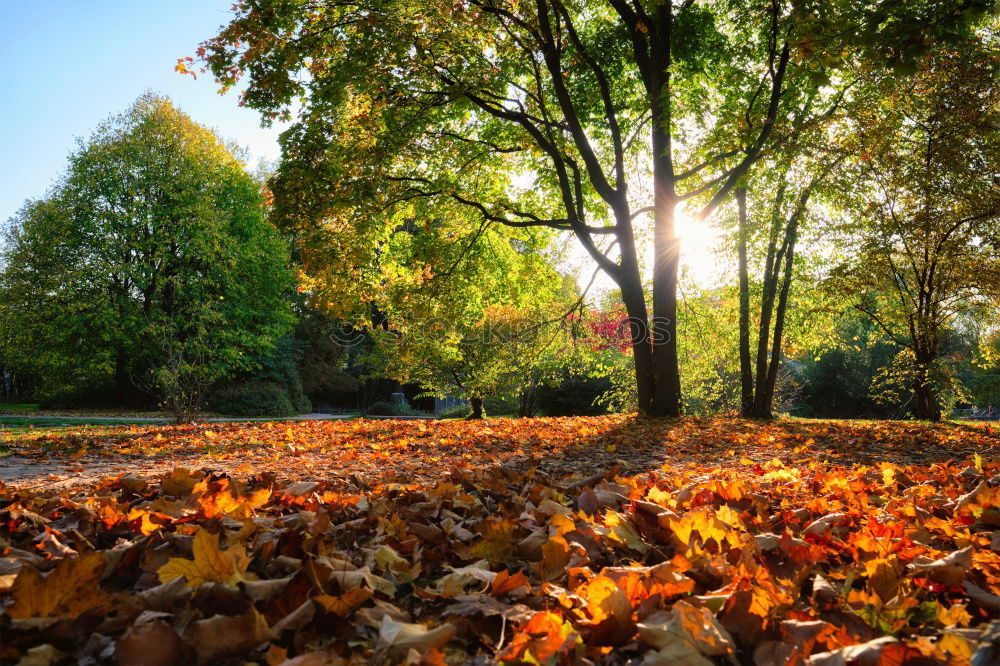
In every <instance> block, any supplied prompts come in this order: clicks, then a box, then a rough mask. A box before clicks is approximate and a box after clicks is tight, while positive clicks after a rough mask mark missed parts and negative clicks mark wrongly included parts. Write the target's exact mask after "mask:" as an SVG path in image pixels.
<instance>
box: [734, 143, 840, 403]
mask: <svg viewBox="0 0 1000 666" xmlns="http://www.w3.org/2000/svg"><path fill="white" fill-rule="evenodd" d="M825 128H826V125H825V124H823V125H820V126H819V128H818V129H820V130H823V129H825ZM814 129H815V128H814ZM814 138H816V137H814ZM810 153H812V154H810ZM793 156H797V157H798V159H797V160H795V159H792V157H793ZM776 157H777V159H776V160H771V161H769V162H767V163H766V164H765V163H763V162H762V163H761V164H759V165H757V167H755V169H756V171H757V172H756V173H755V174H754V177H753V178H751V177H749V176H748V177H747V178H746V179H745V181H744V183H741V185H740V186H738V187H737V188H736V189H735V190H734V192H733V194H734V199H735V200H736V208H737V224H736V226H737V229H736V250H737V274H738V281H739V285H738V286H739V359H740V413H741V414H742V415H743V416H747V417H754V418H765V419H766V418H771V417H772V415H773V414H772V412H773V401H774V393H775V385H776V382H777V379H778V371H779V369H780V367H781V360H782V354H783V352H784V342H785V336H786V331H785V323H786V317H787V314H788V307H789V298H790V294H791V290H792V282H793V279H794V277H795V266H796V258H797V255H796V249H797V247H796V246H797V245H798V242H799V238H800V235H801V234H802V230H803V227H804V226H805V225H806V223H807V221H808V219H809V217H810V214H811V213H812V212H813V207H814V204H815V200H816V199H817V192H818V191H819V192H820V193H822V190H823V187H824V185H825V181H827V179H828V177H829V176H830V174H831V172H832V171H834V170H835V169H837V167H838V166H839V164H840V163H841V161H842V160H843V157H842V156H838V155H837V154H835V153H833V152H832V151H829V150H823V149H822V143H821V141H820V145H819V150H817V146H816V145H814V146H812V147H811V150H810V149H809V148H804V147H803V146H802V143H801V141H797V142H791V143H790V144H786V145H784V146H782V147H781V150H780V151H777V154H776ZM748 187H749V188H751V192H750V194H751V197H750V199H751V200H752V201H753V202H754V203H755V204H756V206H755V207H754V210H752V211H748V206H747V200H748V191H747V190H748ZM751 213H753V215H752V216H751ZM755 249H756V250H758V254H759V255H760V256H759V259H760V261H759V264H760V273H759V274H760V281H759V283H758V284H756V285H754V287H756V288H757V290H758V291H759V297H758V301H759V302H758V305H759V307H758V309H757V312H756V314H757V317H756V327H752V323H753V322H752V318H751V284H750V265H751V263H752V262H751V256H750V255H751V254H753V253H752V250H755ZM752 328H755V330H751V329H752ZM754 342H755V343H756V344H752V343H754Z"/></svg>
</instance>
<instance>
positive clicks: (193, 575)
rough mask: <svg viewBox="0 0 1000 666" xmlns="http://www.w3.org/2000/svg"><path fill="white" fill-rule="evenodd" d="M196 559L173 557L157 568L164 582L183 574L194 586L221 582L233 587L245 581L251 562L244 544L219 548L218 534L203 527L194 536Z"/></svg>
mask: <svg viewBox="0 0 1000 666" xmlns="http://www.w3.org/2000/svg"><path fill="white" fill-rule="evenodd" d="M192 553H193V555H194V559H192V560H189V559H187V558H184V557H172V558H170V560H168V561H167V563H166V564H164V565H163V566H162V567H160V568H159V569H158V570H157V572H156V573H157V575H158V576H159V578H160V581H161V582H164V583H166V582H169V581H171V580H173V579H174V578H179V577H180V576H183V577H184V578H185V580H187V584H188V585H190V586H191V587H198V586H199V585H201V584H202V583H222V584H224V585H228V586H231V587H234V586H235V585H236V583H238V582H239V581H241V580H243V574H244V573H245V572H246V570H247V566H248V565H249V564H250V559H249V558H248V557H247V555H246V552H245V551H244V549H243V546H233V547H231V548H228V549H226V550H220V549H219V535H217V534H212V533H211V532H209V531H208V530H206V529H204V528H201V529H199V530H198V532H197V533H196V534H195V535H194V542H193V543H192Z"/></svg>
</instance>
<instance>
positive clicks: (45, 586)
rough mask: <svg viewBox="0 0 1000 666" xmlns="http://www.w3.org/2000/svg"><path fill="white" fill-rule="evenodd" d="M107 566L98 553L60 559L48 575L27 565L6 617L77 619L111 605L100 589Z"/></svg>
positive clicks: (15, 587)
mask: <svg viewBox="0 0 1000 666" xmlns="http://www.w3.org/2000/svg"><path fill="white" fill-rule="evenodd" d="M104 567H105V561H104V554H103V553H101V552H97V551H94V552H89V553H84V554H82V555H80V556H78V557H70V558H66V559H63V560H60V561H59V562H58V563H57V564H56V567H55V569H53V570H52V571H50V572H49V573H48V574H45V575H43V574H42V573H41V572H40V571H38V569H36V568H35V567H32V566H26V567H24V568H22V569H21V571H20V573H18V575H17V579H16V580H15V581H14V585H13V586H12V587H11V594H12V595H13V597H14V605H13V606H11V607H10V608H8V609H7V615H9V616H10V617H12V618H15V619H18V618H34V617H55V616H60V615H65V616H67V617H71V618H74V617H77V616H78V615H80V614H81V613H83V612H85V611H88V610H93V609H96V608H102V607H104V606H105V605H106V604H107V603H108V596H107V595H106V594H105V593H104V591H103V590H101V588H100V586H99V581H100V579H101V574H102V573H104Z"/></svg>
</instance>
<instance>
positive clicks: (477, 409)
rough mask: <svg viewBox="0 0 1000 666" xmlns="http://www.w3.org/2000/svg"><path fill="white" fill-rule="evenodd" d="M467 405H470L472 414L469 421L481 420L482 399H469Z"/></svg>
mask: <svg viewBox="0 0 1000 666" xmlns="http://www.w3.org/2000/svg"><path fill="white" fill-rule="evenodd" d="M469 404H470V405H472V414H470V415H469V418H470V419H481V418H483V399H482V398H469Z"/></svg>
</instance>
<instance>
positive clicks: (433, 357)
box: [306, 220, 575, 417]
mask: <svg viewBox="0 0 1000 666" xmlns="http://www.w3.org/2000/svg"><path fill="white" fill-rule="evenodd" d="M546 235H547V234H544V233H540V232H534V233H529V232H528V231H526V230H521V229H505V228H502V227H501V228H492V227H491V225H487V224H483V223H479V224H478V225H476V228H472V229H469V230H467V233H464V234H463V233H462V231H461V229H460V227H459V226H458V225H454V224H448V223H446V221H444V220H432V221H429V222H426V223H418V222H416V221H415V220H409V221H407V222H406V223H404V224H402V225H401V226H400V227H398V228H397V229H396V230H395V231H394V233H392V234H391V235H390V236H389V237H388V238H387V239H386V240H385V242H384V243H383V244H382V245H381V246H380V248H379V251H378V253H377V255H374V256H373V257H371V261H370V263H365V264H361V263H359V264H356V265H355V266H354V275H355V279H354V282H355V288H356V289H358V290H359V291H363V292H364V293H365V294H366V296H365V297H364V298H360V297H355V298H344V299H341V300H339V301H338V302H336V303H328V304H326V305H327V309H336V310H337V311H338V312H339V313H340V315H341V316H345V317H347V316H351V319H350V321H353V322H354V324H355V327H356V328H357V329H358V330H366V331H367V332H368V333H369V335H370V337H371V340H372V343H373V345H374V349H373V353H372V354H371V355H370V357H369V359H368V360H369V365H370V367H372V368H373V369H374V372H375V373H377V374H378V375H379V376H384V377H389V378H392V379H395V380H397V381H399V382H403V383H416V384H419V385H420V386H422V387H423V388H424V389H425V391H427V392H429V393H432V394H435V395H437V396H439V397H445V396H461V397H463V398H465V399H467V400H469V401H470V402H471V404H472V405H473V410H474V414H475V415H476V416H477V417H478V416H481V414H482V401H483V398H486V397H495V396H497V395H499V394H506V393H511V392H513V393H518V392H519V390H520V389H522V388H525V387H527V386H528V385H529V384H531V383H532V381H533V379H532V378H533V377H534V376H535V374H536V370H537V369H538V367H539V365H540V362H541V360H542V358H543V354H544V351H545V350H546V349H547V348H548V347H549V346H550V343H551V342H552V341H553V339H554V336H557V335H558V330H554V329H557V325H558V323H559V322H560V321H561V320H562V318H563V316H564V315H565V314H566V310H567V309H569V308H571V307H572V305H573V304H572V303H571V301H572V299H573V297H574V295H575V293H574V289H575V285H572V279H571V278H568V277H564V276H561V275H560V274H559V273H558V272H557V271H556V270H555V268H554V262H555V259H554V256H553V254H552V253H553V250H552V249H550V248H548V247H547V245H546V243H547V240H546V238H545V237H546ZM434 267H440V268H438V269H435V268H434ZM436 270H438V271H440V272H436ZM539 278H542V279H541V280H539ZM311 280H312V281H308V280H307V282H306V284H307V289H309V288H311V287H312V285H314V284H328V282H327V281H326V280H323V279H322V278H320V279H319V280H317V278H316V277H312V278H311ZM566 285H570V286H572V287H573V288H570V289H567V288H566ZM327 293H328V292H326V291H325V290H323V289H318V290H317V291H316V293H314V294H313V296H314V298H317V299H320V300H319V302H320V304H323V301H322V299H323V298H325V297H326V294H327Z"/></svg>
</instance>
